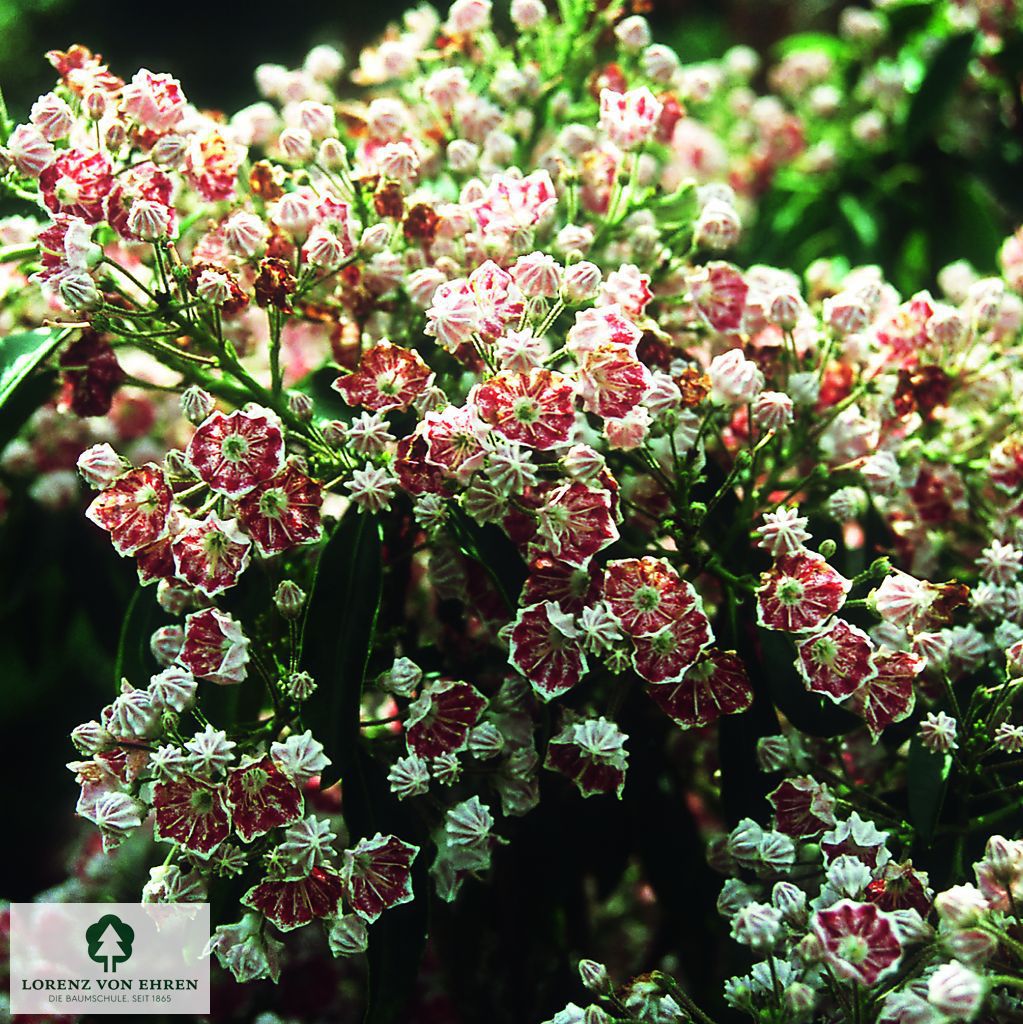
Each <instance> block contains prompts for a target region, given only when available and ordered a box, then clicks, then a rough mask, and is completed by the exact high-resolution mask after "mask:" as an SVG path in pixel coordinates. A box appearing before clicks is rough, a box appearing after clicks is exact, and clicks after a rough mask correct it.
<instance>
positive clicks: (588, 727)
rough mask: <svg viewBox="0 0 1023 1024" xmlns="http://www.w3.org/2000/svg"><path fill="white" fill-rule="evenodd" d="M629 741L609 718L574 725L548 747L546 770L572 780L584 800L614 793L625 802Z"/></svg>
mask: <svg viewBox="0 0 1023 1024" xmlns="http://www.w3.org/2000/svg"><path fill="white" fill-rule="evenodd" d="M626 739H628V737H627V736H626V735H625V734H624V733H623V732H621V730H619V728H618V726H616V725H615V724H614V722H609V721H608V720H607V719H606V718H596V719H593V718H591V719H588V720H587V721H585V722H572V723H571V724H569V725H566V726H565V728H564V729H562V730H561V732H560V733H558V735H557V736H555V737H554V738H553V739H552V740H551V741H550V743H549V744H548V745H547V757H546V758H545V760H544V767H545V768H549V769H551V770H552V771H556V772H560V773H561V774H562V775H565V776H567V777H568V778H570V779H571V780H572V781H573V782H574V783H575V784H576V786H577V787H578V788H579V792H580V793H582V795H583V796H584V797H589V796H593V795H594V794H597V793H614V794H615V795H616V796H617V797H618V798H619V799H621V795H622V790H623V789H624V788H625V771H626V769H627V768H628V761H629V754H628V751H626V749H625V741H626Z"/></svg>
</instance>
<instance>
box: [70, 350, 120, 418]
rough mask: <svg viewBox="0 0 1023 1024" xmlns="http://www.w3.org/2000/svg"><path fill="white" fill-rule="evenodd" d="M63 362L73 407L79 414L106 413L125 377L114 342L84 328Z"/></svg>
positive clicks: (72, 409) (95, 414) (102, 414)
mask: <svg viewBox="0 0 1023 1024" xmlns="http://www.w3.org/2000/svg"><path fill="white" fill-rule="evenodd" d="M60 365H61V367H62V368H63V369H64V382H65V387H66V389H67V391H65V396H64V397H65V400H66V401H67V404H68V405H70V407H71V411H72V412H74V413H75V414H76V415H78V416H105V415H106V414H107V413H108V412H109V411H110V406H111V403H112V402H113V399H114V393H115V392H116V391H117V389H118V388H119V387H120V386H121V382H122V381H123V380H124V370H122V369H121V364H120V363H118V361H117V356H116V355H115V354H114V350H113V348H112V346H111V345H110V343H109V342H108V341H106V340H105V339H104V338H102V337H101V336H100V335H99V334H97V333H96V332H95V331H92V330H85V331H82V336H81V337H80V338H79V339H78V340H77V341H75V342H73V343H72V344H71V345H69V346H68V347H67V348H66V349H65V350H64V351H63V352H62V353H61V356H60ZM68 392H70V393H68Z"/></svg>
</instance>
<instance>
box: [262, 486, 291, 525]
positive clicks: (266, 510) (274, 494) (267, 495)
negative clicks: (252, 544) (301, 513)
mask: <svg viewBox="0 0 1023 1024" xmlns="http://www.w3.org/2000/svg"><path fill="white" fill-rule="evenodd" d="M287 508H288V496H287V495H286V494H285V493H284V491H282V490H281V489H280V488H279V487H272V488H271V489H270V490H268V491H264V492H263V493H262V494H261V495H260V497H259V511H260V514H261V515H264V516H266V517H267V519H280V517H281V515H282V514H283V513H284V512H285V511H287Z"/></svg>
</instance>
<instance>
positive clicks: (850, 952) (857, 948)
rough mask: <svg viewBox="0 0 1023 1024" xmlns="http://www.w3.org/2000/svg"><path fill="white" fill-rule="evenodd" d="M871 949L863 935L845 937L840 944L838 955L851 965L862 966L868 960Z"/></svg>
mask: <svg viewBox="0 0 1023 1024" xmlns="http://www.w3.org/2000/svg"><path fill="white" fill-rule="evenodd" d="M869 952H870V947H869V946H868V945H867V940H866V939H865V938H863V936H862V935H843V936H842V939H841V941H840V942H839V943H838V955H839V956H840V957H841V958H842V959H843V960H845V961H846V963H850V964H861V963H863V961H864V960H866V959H867V954H868V953H869Z"/></svg>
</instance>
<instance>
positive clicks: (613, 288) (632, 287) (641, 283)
mask: <svg viewBox="0 0 1023 1024" xmlns="http://www.w3.org/2000/svg"><path fill="white" fill-rule="evenodd" d="M653 297H654V293H653V292H652V291H651V290H650V275H649V274H642V273H640V270H639V267H636V266H633V264H631V263H623V264H622V265H621V266H620V267H619V268H618V269H617V270H612V271H611V273H610V274H608V275H607V278H606V279H605V281H604V283H603V285H602V286H601V289H600V299H599V301H598V302H597V305H598V306H610V305H616V306H618V307H619V308H620V309H622V310H623V311H624V312H625V313H626V314H627V315H628V316H629V317H631V318H632V319H634V320H638V319H639V318H640V317H642V316H643V313H644V312H645V311H646V307H647V306H648V305H649V304H650V300H651V299H653Z"/></svg>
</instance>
